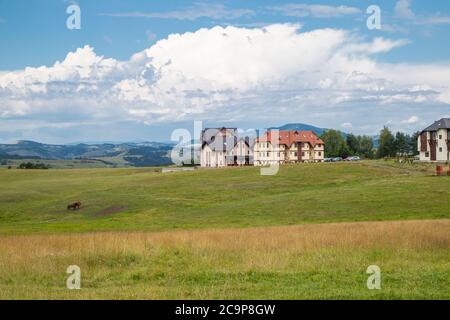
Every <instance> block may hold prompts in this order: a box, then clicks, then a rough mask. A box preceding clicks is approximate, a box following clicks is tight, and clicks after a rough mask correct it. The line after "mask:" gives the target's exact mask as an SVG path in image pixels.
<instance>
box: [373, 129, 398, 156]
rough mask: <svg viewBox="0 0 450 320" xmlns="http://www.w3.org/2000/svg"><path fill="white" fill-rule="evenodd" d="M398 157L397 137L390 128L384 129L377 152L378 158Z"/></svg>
mask: <svg viewBox="0 0 450 320" xmlns="http://www.w3.org/2000/svg"><path fill="white" fill-rule="evenodd" d="M395 155H396V147H395V137H394V135H393V134H392V132H391V130H389V128H388V127H386V126H385V127H383V129H382V130H381V131H380V145H379V146H378V150H377V157H378V158H384V157H394V156H395Z"/></svg>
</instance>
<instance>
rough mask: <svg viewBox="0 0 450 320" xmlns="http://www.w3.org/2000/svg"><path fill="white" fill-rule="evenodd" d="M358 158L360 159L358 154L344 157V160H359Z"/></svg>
mask: <svg viewBox="0 0 450 320" xmlns="http://www.w3.org/2000/svg"><path fill="white" fill-rule="evenodd" d="M359 160H361V158H360V157H358V156H353V157H347V158H345V159H344V161H359Z"/></svg>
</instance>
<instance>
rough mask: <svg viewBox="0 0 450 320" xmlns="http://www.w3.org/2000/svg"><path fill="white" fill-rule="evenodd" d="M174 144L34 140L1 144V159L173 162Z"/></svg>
mask: <svg viewBox="0 0 450 320" xmlns="http://www.w3.org/2000/svg"><path fill="white" fill-rule="evenodd" d="M172 147H173V144H169V143H160V142H139V143H133V142H132V143H118V144H112V143H98V144H85V143H80V144H70V145H53V144H43V143H38V142H34V141H18V142H17V143H15V144H0V159H45V160H74V159H85V160H99V161H102V162H103V163H105V164H106V165H112V166H136V167H140V166H156V165H167V164H171V163H172V161H171V160H170V151H171V150H172Z"/></svg>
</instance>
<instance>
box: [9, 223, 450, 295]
mask: <svg viewBox="0 0 450 320" xmlns="http://www.w3.org/2000/svg"><path fill="white" fill-rule="evenodd" d="M72 264H76V265H79V266H80V267H81V269H82V283H83V288H82V290H80V291H79V292H73V291H69V290H67V289H65V288H64V286H65V279H66V277H67V275H66V274H65V270H66V268H67V266H68V265H72ZM370 264H378V265H380V267H381V268H382V271H383V275H384V278H383V279H385V280H384V282H383V283H384V288H383V289H382V290H381V291H378V292H376V293H374V292H372V291H369V290H367V288H365V287H364V283H365V282H364V279H365V278H366V275H365V269H366V268H367V266H368V265H370ZM449 270H450V220H448V219H445V220H421V221H396V222H361V223H333V224H317V225H300V226H288V227H266V228H248V229H230V230H202V231H172V232H161V233H145V232H104V233H90V234H64V235H19V236H2V237H0V287H1V288H2V290H1V293H0V297H1V298H4V299H5V298H6V299H9V298H180V299H181V298H309V297H315V298H342V297H347V298H348V297H352V298H371V297H376V298H407V297H412V298H415V297H420V298H424V297H435V298H449V297H450V291H448V288H449V284H450V280H449ZM302 281H303V282H302ZM389 281H391V282H389ZM274 284H277V285H274ZM433 290H434V291H433Z"/></svg>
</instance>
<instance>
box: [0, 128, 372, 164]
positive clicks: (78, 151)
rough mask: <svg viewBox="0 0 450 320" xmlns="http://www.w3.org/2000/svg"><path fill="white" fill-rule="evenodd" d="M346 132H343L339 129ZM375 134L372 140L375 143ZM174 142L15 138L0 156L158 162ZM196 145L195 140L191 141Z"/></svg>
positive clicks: (162, 161)
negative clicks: (47, 141)
mask: <svg viewBox="0 0 450 320" xmlns="http://www.w3.org/2000/svg"><path fill="white" fill-rule="evenodd" d="M267 129H268V130H270V129H278V130H299V131H300V130H311V131H314V132H315V133H316V134H318V135H321V134H323V133H324V132H325V131H326V130H327V129H326V128H320V127H316V126H312V125H309V124H304V123H288V124H285V125H283V126H280V127H271V128H267ZM343 135H344V136H346V135H347V134H346V133H343ZM377 138H378V137H374V144H375V145H376V146H377V145H378V139H377ZM174 145H175V144H174V143H164V142H145V141H144V142H123V143H122V142H117V143H114V142H93V143H78V144H66V145H53V144H43V143H38V142H34V141H26V140H23V141H18V142H17V143H14V144H0V160H3V162H4V160H6V159H9V160H21V159H23V160H26V159H30V160H33V159H35V160H39V159H41V160H93V161H97V162H101V163H102V164H103V165H106V166H134V167H143V166H159V165H169V164H172V161H171V159H170V152H171V150H172V149H173V147H174ZM192 145H193V146H194V147H195V148H198V147H199V146H200V145H199V144H198V141H192Z"/></svg>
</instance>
